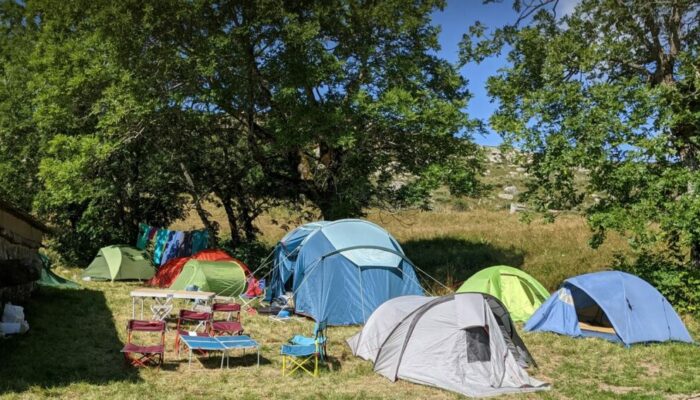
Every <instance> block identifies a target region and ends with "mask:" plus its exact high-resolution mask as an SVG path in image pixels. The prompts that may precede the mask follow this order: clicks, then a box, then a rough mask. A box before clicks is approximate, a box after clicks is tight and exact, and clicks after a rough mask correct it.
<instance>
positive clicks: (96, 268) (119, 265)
mask: <svg viewBox="0 0 700 400" xmlns="http://www.w3.org/2000/svg"><path fill="white" fill-rule="evenodd" d="M155 273H156V270H155V268H154V267H153V265H151V262H150V261H149V260H148V257H147V256H146V255H145V254H144V253H143V252H142V251H141V250H139V249H136V248H133V247H129V246H107V247H103V248H101V249H100V251H99V252H98V253H97V256H96V257H95V259H94V260H92V262H91V263H90V265H88V267H87V268H86V269H85V271H83V279H84V280H108V281H120V280H147V279H151V277H153V275H154V274H155Z"/></svg>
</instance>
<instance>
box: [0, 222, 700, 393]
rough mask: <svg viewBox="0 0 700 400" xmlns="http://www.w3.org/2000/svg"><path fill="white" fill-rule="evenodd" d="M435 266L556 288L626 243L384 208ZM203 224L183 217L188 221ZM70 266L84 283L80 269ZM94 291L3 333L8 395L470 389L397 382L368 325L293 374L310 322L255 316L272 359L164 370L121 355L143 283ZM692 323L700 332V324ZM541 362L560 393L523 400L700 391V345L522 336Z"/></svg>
mask: <svg viewBox="0 0 700 400" xmlns="http://www.w3.org/2000/svg"><path fill="white" fill-rule="evenodd" d="M370 219H372V220H373V221H375V222H378V223H380V224H382V225H383V226H385V227H386V228H387V229H388V230H389V231H390V232H392V233H393V234H394V235H395V236H396V237H397V238H398V239H399V241H400V242H401V243H402V245H403V246H404V248H405V250H406V252H407V254H408V256H409V257H410V258H411V259H413V260H414V262H415V263H416V264H417V265H418V266H419V267H420V268H421V269H423V270H426V271H427V272H429V273H430V274H431V275H433V276H435V277H436V278H437V279H439V280H441V281H443V282H447V283H448V284H450V285H453V286H454V285H457V284H458V283H459V282H460V281H461V280H464V279H465V278H466V277H468V276H469V275H470V274H471V273H473V272H474V271H475V270H478V269H479V268H482V267H485V266H489V265H493V264H499V263H507V264H510V265H513V266H516V267H520V268H522V269H524V270H526V271H528V272H529V273H531V274H532V275H534V276H535V277H536V278H537V279H539V280H540V281H541V282H543V283H544V284H545V286H547V287H548V289H550V290H552V289H555V288H556V287H557V286H558V285H559V283H560V282H561V280H562V279H564V278H565V277H567V276H572V275H576V274H579V273H582V272H587V271H592V270H598V269H603V268H606V266H608V265H609V264H610V262H611V261H612V257H613V254H614V253H615V252H617V251H622V252H625V251H626V247H625V241H624V240H623V239H622V238H620V237H616V236H613V237H611V239H610V240H609V242H608V243H606V244H605V245H604V246H603V247H602V248H600V249H598V250H592V249H590V248H589V247H588V245H587V240H588V229H587V228H586V227H585V225H584V223H583V221H582V219H581V218H580V217H575V216H564V217H562V218H561V219H559V220H557V222H556V223H554V224H543V223H540V222H533V223H531V224H529V225H528V224H523V223H520V222H519V221H518V219H517V216H511V215H508V214H507V213H505V212H503V211H496V210H494V211H486V210H479V211H464V212H457V211H454V210H449V209H443V210H438V211H434V212H424V213H418V212H407V213H402V214H399V215H387V214H380V213H372V214H371V215H370ZM195 223H196V222H195V221H183V222H181V223H180V224H179V225H178V227H180V228H184V227H188V226H189V225H193V224H195ZM260 228H261V230H262V231H263V233H264V238H265V240H266V242H268V243H274V241H276V240H277V239H278V238H279V237H280V236H281V235H282V234H283V233H284V230H282V229H281V228H280V227H278V226H277V225H273V224H271V223H270V221H269V217H268V218H264V219H262V220H261V221H260ZM57 272H58V273H60V274H62V275H64V276H67V277H72V278H73V279H77V277H78V276H79V273H80V270H79V269H77V268H59V269H58V271H57ZM81 284H82V285H83V286H84V289H83V290H75V291H72V290H63V291H61V290H49V289H43V290H41V291H40V292H39V293H38V294H37V295H36V296H35V298H34V299H33V300H32V301H31V302H30V303H29V304H28V305H27V308H26V313H27V318H28V320H29V323H30V326H31V331H30V333H28V334H27V335H25V336H22V337H15V338H10V339H6V340H0V397H2V398H46V397H56V398H124V399H132V398H136V397H141V398H161V399H163V398H168V399H169V398H178V399H180V398H181V399H189V398H236V399H261V398H280V399H289V398H308V399H318V398H321V399H368V398H378V399H384V398H385V399H394V398H395V399H406V398H408V399H424V398H431V399H443V398H446V399H452V398H459V396H457V395H455V394H453V393H450V392H446V391H442V390H439V389H434V388H429V387H426V386H421V385H416V384H412V383H408V382H403V381H398V382H396V383H391V382H389V381H388V380H386V379H385V378H383V377H381V376H379V375H377V374H375V373H374V372H373V371H372V365H371V364H370V363H369V362H365V361H363V360H361V359H358V358H355V357H353V356H352V355H351V353H350V350H349V348H348V347H347V346H346V345H345V339H346V338H348V337H350V336H351V335H353V334H354V333H355V332H357V331H358V330H359V329H360V328H359V327H333V328H331V329H330V331H329V338H330V344H329V353H330V356H331V358H330V362H329V365H328V367H327V368H323V369H322V371H321V376H320V377H319V378H316V379H314V378H312V377H309V376H302V375H298V376H295V377H282V376H281V373H280V368H281V358H280V356H279V346H280V344H281V343H283V342H285V341H286V340H287V339H288V338H289V337H291V336H292V335H294V334H296V333H303V334H309V333H311V330H312V327H313V323H312V322H311V321H308V320H302V319H299V320H293V321H290V322H288V323H280V322H275V321H272V320H270V319H268V318H267V317H264V316H250V315H244V316H243V324H244V326H245V329H246V331H247V332H248V333H249V334H250V335H251V336H253V337H254V338H256V339H258V340H259V341H260V342H261V343H262V344H263V347H262V361H261V366H260V367H259V368H258V367H256V366H255V356H254V355H251V354H247V355H246V356H242V355H240V356H238V355H236V356H234V357H232V358H231V368H230V369H228V370H226V369H225V370H220V369H219V368H218V366H219V360H220V358H219V357H218V356H217V355H214V356H212V357H211V358H206V357H205V358H202V359H201V361H202V362H201V363H200V362H196V363H193V365H192V367H191V368H188V366H187V362H186V360H185V359H184V356H183V358H182V359H178V358H177V357H176V356H175V354H174V352H172V347H173V340H174V336H173V334H172V333H170V334H169V335H168V337H167V348H168V353H167V354H166V362H165V365H164V367H163V368H162V370H158V369H139V370H136V369H133V368H129V367H127V366H126V365H125V363H124V362H123V359H122V356H121V354H120V353H119V350H120V349H121V347H122V345H123V342H124V341H125V339H126V332H125V325H126V321H127V320H128V319H129V318H130V317H131V300H130V297H129V291H130V290H131V289H132V288H135V287H138V286H139V285H138V284H137V283H114V284H112V283H97V282H88V283H85V282H82V283H81ZM684 320H685V322H686V324H687V326H688V328H689V329H690V330H691V334H692V335H693V336H694V337H695V338H698V337H700V321H697V320H695V319H693V318H690V317H689V316H684ZM521 336H522V337H523V339H524V340H525V342H526V344H527V346H528V347H529V349H530V352H531V353H532V354H533V356H534V357H535V359H536V360H537V362H538V363H539V368H538V369H534V370H531V371H530V373H531V374H532V375H534V376H535V377H537V378H538V379H541V380H544V381H547V382H549V383H551V384H552V389H551V390H550V391H548V392H540V393H534V394H526V395H518V396H510V397H518V398H567V399H586V400H589V399H600V398H630V399H631V398H670V399H683V398H689V397H691V396H693V395H695V396H698V395H700V378H698V377H700V346H691V345H684V344H677V343H668V344H657V345H640V346H634V347H632V348H624V347H622V346H620V345H616V344H612V343H608V342H605V341H602V340H596V339H573V338H569V337H562V336H557V335H554V334H542V333H537V334H528V333H523V332H522V331H521Z"/></svg>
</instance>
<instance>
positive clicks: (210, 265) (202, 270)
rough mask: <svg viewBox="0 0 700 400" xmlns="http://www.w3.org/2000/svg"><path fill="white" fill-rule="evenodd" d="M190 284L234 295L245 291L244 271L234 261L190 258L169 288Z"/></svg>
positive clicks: (176, 288) (200, 288)
mask: <svg viewBox="0 0 700 400" xmlns="http://www.w3.org/2000/svg"><path fill="white" fill-rule="evenodd" d="M191 285H196V286H197V287H198V288H199V290H201V291H204V292H214V293H216V294H217V295H220V296H230V297H235V296H238V295H240V294H241V293H243V292H244V291H245V286H246V273H245V270H244V269H243V267H241V266H240V264H238V263H237V262H235V261H200V260H190V261H188V262H187V263H186V264H185V266H184V267H182V271H181V272H180V275H178V276H177V279H175V281H174V282H173V284H172V285H170V289H173V290H185V289H186V288H187V287H188V286H191Z"/></svg>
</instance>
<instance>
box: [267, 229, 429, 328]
mask: <svg viewBox="0 0 700 400" xmlns="http://www.w3.org/2000/svg"><path fill="white" fill-rule="evenodd" d="M270 280H271V282H270V285H269V288H268V293H267V298H268V299H273V298H276V297H278V296H280V295H282V294H283V293H284V291H285V289H290V290H291V291H292V292H293V293H294V307H295V311H296V312H297V313H298V314H304V315H308V316H310V317H312V318H314V319H315V320H317V321H326V322H327V323H328V324H329V325H353V324H362V323H364V322H365V321H366V320H367V318H369V316H370V315H371V314H372V312H373V311H374V310H375V309H376V308H377V307H379V305H381V304H382V303H384V302H385V301H387V300H389V299H392V298H394V297H398V296H405V295H423V288H422V287H421V285H420V283H419V282H418V277H417V276H416V273H415V271H414V268H413V265H412V264H411V262H410V261H409V260H408V259H407V258H406V256H405V255H404V252H403V250H402V249H401V246H400V245H399V244H398V242H397V241H396V240H395V239H394V238H393V237H392V236H391V235H390V234H389V233H388V232H387V231H385V230H384V229H382V228H381V227H379V226H378V225H375V224H373V223H371V222H368V221H364V220H359V219H343V220H338V221H332V222H331V221H322V222H314V223H311V224H306V225H303V226H301V227H299V228H297V229H295V230H294V231H292V232H290V233H289V234H287V235H286V236H285V237H284V238H283V239H282V240H281V241H280V243H278V244H277V246H276V248H275V265H274V268H273V272H272V275H271V279H270Z"/></svg>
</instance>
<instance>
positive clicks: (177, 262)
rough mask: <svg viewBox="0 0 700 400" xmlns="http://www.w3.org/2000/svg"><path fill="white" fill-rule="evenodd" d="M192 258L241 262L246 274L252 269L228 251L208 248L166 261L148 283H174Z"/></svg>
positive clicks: (162, 285)
mask: <svg viewBox="0 0 700 400" xmlns="http://www.w3.org/2000/svg"><path fill="white" fill-rule="evenodd" d="M190 260H199V261H234V262H236V263H239V264H240V265H241V266H242V267H243V269H245V271H246V274H250V270H249V269H248V267H247V266H246V265H245V264H243V262H242V261H240V260H237V259H235V258H233V257H231V256H230V255H229V254H228V253H227V252H225V251H223V250H219V249H208V250H202V251H200V252H199V253H197V254H195V255H193V256H191V257H178V258H172V259H170V260H168V262H166V263H165V264H163V265H162V266H161V267H160V268H158V272H157V273H156V274H155V276H153V278H151V279H150V280H149V281H148V282H147V283H146V284H147V285H148V286H156V287H162V288H164V287H169V286H170V285H172V284H173V282H175V279H177V277H178V275H180V272H182V268H184V266H185V264H187V262H188V261H190Z"/></svg>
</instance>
